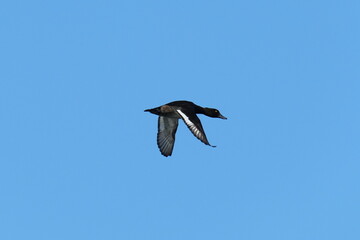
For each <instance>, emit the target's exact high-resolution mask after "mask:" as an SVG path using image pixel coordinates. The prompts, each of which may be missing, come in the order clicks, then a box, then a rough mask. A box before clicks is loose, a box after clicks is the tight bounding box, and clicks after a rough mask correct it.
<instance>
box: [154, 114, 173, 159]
mask: <svg viewBox="0 0 360 240" xmlns="http://www.w3.org/2000/svg"><path fill="white" fill-rule="evenodd" d="M177 127H178V119H177V118H169V117H164V116H159V119H158V134H157V144H158V147H159V149H160V152H161V154H162V155H164V156H165V157H168V156H171V153H172V151H173V148H174V143H175V133H176V130H177Z"/></svg>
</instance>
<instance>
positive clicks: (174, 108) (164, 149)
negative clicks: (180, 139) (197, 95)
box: [145, 101, 227, 157]
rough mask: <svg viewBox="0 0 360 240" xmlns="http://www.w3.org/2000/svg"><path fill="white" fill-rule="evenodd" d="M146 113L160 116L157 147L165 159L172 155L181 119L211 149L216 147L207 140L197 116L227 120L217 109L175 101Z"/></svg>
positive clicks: (148, 110) (147, 110)
mask: <svg viewBox="0 0 360 240" xmlns="http://www.w3.org/2000/svg"><path fill="white" fill-rule="evenodd" d="M145 112H150V113H153V114H155V115H159V118H158V133H157V145H158V147H159V150H160V152H161V154H162V155H164V156H165V157H168V156H171V154H172V151H173V148H174V143H175V134H176V130H177V127H178V120H179V119H180V118H181V119H182V120H183V121H184V123H185V124H186V126H187V127H188V128H189V129H190V131H191V132H192V133H193V134H194V136H195V137H196V138H197V139H199V140H200V141H201V142H203V143H205V144H206V145H209V146H211V147H215V146H212V145H211V144H210V143H209V141H208V140H207V138H206V135H205V131H204V129H203V127H202V125H201V122H200V119H199V118H198V117H197V115H196V114H199V113H200V114H204V115H206V116H208V117H212V118H221V119H227V118H226V117H224V116H223V115H221V113H220V112H219V110H217V109H215V108H203V107H200V106H198V105H196V104H194V103H192V102H189V101H175V102H171V103H167V104H165V105H162V106H160V107H156V108H152V109H146V110H145Z"/></svg>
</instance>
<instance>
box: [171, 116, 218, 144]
mask: <svg viewBox="0 0 360 240" xmlns="http://www.w3.org/2000/svg"><path fill="white" fill-rule="evenodd" d="M176 112H177V113H178V114H179V115H180V117H181V118H182V120H184V122H185V124H186V126H187V127H188V128H189V129H190V131H191V132H192V134H194V136H195V137H196V138H197V139H199V140H200V141H202V142H203V143H205V144H206V145H209V146H212V145H211V144H210V143H209V141H208V140H207V138H206V135H205V131H204V129H203V127H202V125H201V122H200V119H199V118H198V117H197V116H196V114H192V113H191V114H189V113H186V112H184V110H181V109H176ZM188 116H190V117H188ZM212 147H215V146H212Z"/></svg>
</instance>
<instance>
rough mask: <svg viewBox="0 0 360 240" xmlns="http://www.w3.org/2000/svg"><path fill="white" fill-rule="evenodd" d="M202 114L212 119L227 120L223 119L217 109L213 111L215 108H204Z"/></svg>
mask: <svg viewBox="0 0 360 240" xmlns="http://www.w3.org/2000/svg"><path fill="white" fill-rule="evenodd" d="M204 114H205V115H206V116H209V117H213V118H221V119H227V118H226V117H224V116H223V115H221V113H220V112H219V110H217V109H215V108H204Z"/></svg>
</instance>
